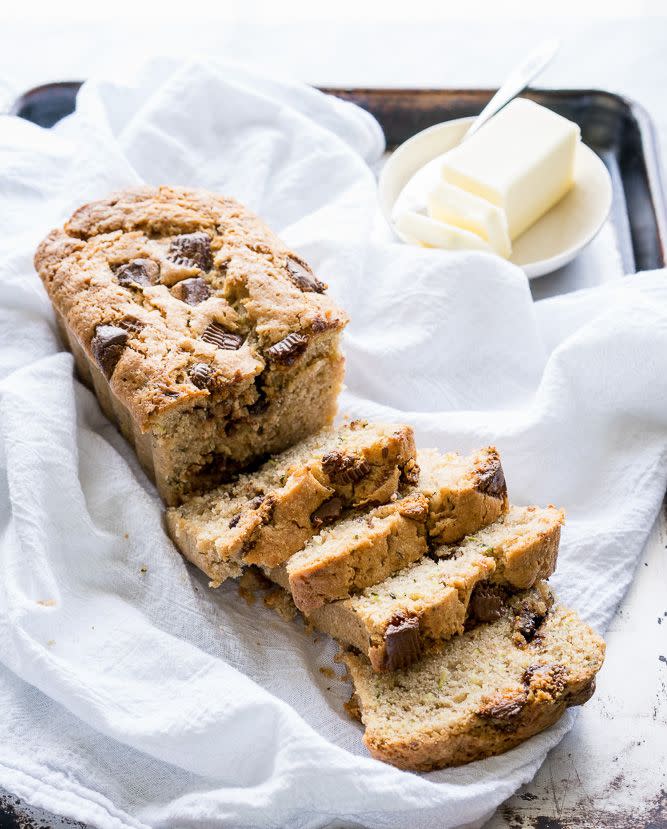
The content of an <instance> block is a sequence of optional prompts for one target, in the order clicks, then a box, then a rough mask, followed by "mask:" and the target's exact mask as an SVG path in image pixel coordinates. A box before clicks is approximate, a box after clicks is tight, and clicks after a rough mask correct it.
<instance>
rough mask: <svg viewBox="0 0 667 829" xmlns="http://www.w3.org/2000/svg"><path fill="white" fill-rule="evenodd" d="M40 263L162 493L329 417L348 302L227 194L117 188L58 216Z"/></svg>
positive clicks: (214, 474) (101, 394) (176, 496)
mask: <svg viewBox="0 0 667 829" xmlns="http://www.w3.org/2000/svg"><path fill="white" fill-rule="evenodd" d="M35 266H36V268H37V270H38V272H39V274H40V276H41V278H42V280H43V282H44V285H45V287H46V290H47V291H48V293H49V296H50V298H51V301H52V303H53V306H54V308H55V311H56V318H57V322H58V326H59V328H60V331H61V333H62V337H63V339H64V341H65V344H66V345H67V346H68V347H69V348H70V349H71V351H72V352H73V354H74V358H75V361H76V366H77V369H78V372H79V375H80V377H81V378H82V379H83V380H84V381H85V382H86V383H87V384H88V385H90V386H91V387H92V388H93V389H94V390H95V392H96V394H97V397H98V399H99V402H100V405H101V406H102V408H103V410H104V412H105V413H106V414H107V416H108V417H109V418H111V419H112V420H114V421H115V422H116V423H117V424H118V426H119V428H120V429H121V431H122V432H123V434H124V435H125V436H126V438H127V439H128V440H129V441H130V442H131V443H132V444H133V445H134V448H135V449H136V452H137V455H138V456H139V459H140V461H141V463H142V464H143V466H144V468H145V469H146V471H147V472H148V473H149V474H150V475H151V476H152V477H153V478H154V480H155V482H156V484H157V487H158V490H159V492H160V494H161V495H162V496H163V498H164V499H165V500H166V501H167V503H169V504H176V503H180V501H181V500H182V499H183V498H184V497H185V496H187V495H189V494H190V493H193V492H199V491H205V490H207V489H209V488H210V487H211V486H213V485H215V484H217V483H219V482H221V481H225V480H230V479H231V478H232V477H233V476H234V475H235V474H236V473H237V472H238V471H239V470H240V469H243V468H245V467H247V466H248V465H249V464H253V463H254V462H256V461H258V460H260V459H262V458H265V457H266V456H267V455H268V454H269V453H274V452H279V451H282V450H283V449H286V448H287V447H289V446H292V445H293V444H295V443H296V442H298V441H299V440H301V439H303V438H304V437H306V436H308V435H310V434H313V433H314V432H316V431H318V430H319V429H321V428H322V427H323V426H325V425H327V424H328V423H330V421H331V420H332V418H333V415H334V413H335V410H336V401H337V397H338V393H339V391H340V388H341V382H342V377H343V357H342V355H341V352H340V348H339V340H340V335H341V331H342V329H343V327H344V326H345V324H346V322H347V317H346V315H345V314H344V313H343V312H342V311H341V310H340V309H339V308H338V307H337V306H336V305H335V303H334V302H333V301H332V300H331V299H329V297H328V296H327V295H326V293H325V289H326V285H325V284H324V283H323V282H321V281H320V280H319V279H318V278H317V277H316V276H315V274H314V273H313V272H312V270H311V269H310V267H309V266H308V265H307V264H306V263H305V262H304V261H303V260H302V259H301V258H300V257H299V256H297V255H296V254H295V253H293V252H292V251H290V250H289V249H288V248H287V247H286V246H285V245H284V244H283V243H282V242H281V241H280V240H279V239H278V238H277V237H276V236H275V235H274V234H273V233H272V232H271V231H270V230H269V229H268V228H267V227H266V226H265V225H264V224H263V223H262V222H261V221H260V220H259V219H258V218H257V217H256V216H254V215H253V214H252V213H250V212H249V211H248V210H246V209H245V208H244V207H243V206H242V205H240V204H239V203H238V202H236V201H234V200H233V199H229V198H224V197H222V196H217V195H214V194H211V193H207V192H203V191H193V190H184V189H177V188H172V187H159V188H149V187H146V188H141V189H137V190H128V191H125V192H121V193H118V194H116V195H115V196H113V197H112V198H109V199H105V200H103V201H98V202H93V203H92V204H88V205H86V206H85V207H82V208H81V209H79V210H77V212H76V213H74V215H73V216H72V217H71V218H70V219H69V221H67V222H66V223H65V226H64V228H63V229H59V230H54V231H52V232H51V233H50V234H49V235H48V236H47V238H46V239H45V240H44V241H43V242H42V244H41V245H40V246H39V248H38V250H37V253H36V255H35Z"/></svg>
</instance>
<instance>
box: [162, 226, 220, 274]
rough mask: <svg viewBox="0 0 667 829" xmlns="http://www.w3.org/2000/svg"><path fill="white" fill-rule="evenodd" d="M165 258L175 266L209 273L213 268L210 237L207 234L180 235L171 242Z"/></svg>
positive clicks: (200, 232)
mask: <svg viewBox="0 0 667 829" xmlns="http://www.w3.org/2000/svg"><path fill="white" fill-rule="evenodd" d="M167 257H168V258H169V259H170V260H171V261H172V262H174V263H175V264H176V265H183V266H184V267H186V268H199V269H200V270H202V271H206V272H208V271H210V270H211V268H212V267H213V255H212V253H211V237H210V236H209V235H208V233H203V232H202V231H197V232H196V233H182V234H181V235H180V236H176V237H175V238H174V239H172V241H171V245H170V246H169V253H168V254H167Z"/></svg>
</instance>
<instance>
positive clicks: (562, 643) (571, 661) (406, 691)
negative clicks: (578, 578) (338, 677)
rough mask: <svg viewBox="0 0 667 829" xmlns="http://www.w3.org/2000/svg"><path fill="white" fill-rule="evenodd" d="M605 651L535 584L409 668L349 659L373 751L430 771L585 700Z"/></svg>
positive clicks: (505, 743) (511, 741)
mask: <svg viewBox="0 0 667 829" xmlns="http://www.w3.org/2000/svg"><path fill="white" fill-rule="evenodd" d="M604 650H605V646H604V642H603V641H602V639H601V638H600V637H599V636H598V635H597V634H596V633H595V632H594V631H593V630H592V629H591V628H590V627H589V626H588V625H586V624H585V623H584V622H582V621H581V620H580V619H579V618H578V616H577V615H576V613H574V612H573V611H571V610H568V609H567V608H564V607H561V606H553V604H552V597H551V594H550V593H549V590H548V588H547V587H546V585H545V584H544V583H538V585H537V586H536V587H535V588H533V589H531V590H529V591H525V592H522V593H519V594H517V595H516V596H514V597H513V598H512V600H511V601H510V603H509V604H508V605H507V606H506V607H505V608H504V609H503V612H502V614H501V616H500V618H498V619H497V620H496V621H495V622H491V623H489V624H482V625H478V626H476V627H474V628H472V629H470V630H468V631H466V632H465V633H463V634H461V635H460V636H456V637H454V638H452V639H450V640H449V641H447V642H445V643H442V644H440V645H438V646H435V647H433V648H432V649H431V650H430V651H429V652H428V653H427V654H425V655H424V658H423V659H422V660H421V661H420V662H418V663H417V664H415V665H412V666H411V667H410V668H407V669H405V670H399V671H396V672H394V673H385V674H378V673H376V672H374V671H373V669H372V667H371V665H370V663H369V661H368V660H367V659H366V657H365V656H363V655H361V654H358V653H353V652H351V651H348V652H346V653H345V654H344V656H343V658H344V661H345V663H346V665H347V667H348V670H349V672H350V676H351V678H352V682H353V685H354V697H353V705H352V706H351V709H352V710H355V709H356V710H357V711H358V713H359V716H360V718H361V720H362V722H363V724H364V725H365V728H366V731H365V735H364V742H365V744H366V746H367V747H368V749H369V751H370V752H371V754H372V755H373V756H374V757H376V758H377V759H379V760H383V761H385V762H387V763H391V764H393V765H395V766H398V767H399V768H402V769H409V770H414V771H429V770H431V769H436V768H444V767H447V766H456V765H461V764H463V763H468V762H470V761H472V760H479V759H482V758H484V757H488V756H491V755H495V754H500V753H502V752H504V751H507V750H508V749H510V748H512V747H514V746H516V745H518V744H519V743H521V742H523V741H524V740H526V739H527V738H528V737H531V736H532V735H534V734H536V733H538V732H539V731H542V730H543V729H545V728H547V727H548V726H550V725H552V724H553V723H554V722H556V720H558V718H559V717H560V716H561V715H562V713H563V712H564V711H565V709H566V708H567V707H568V706H570V705H581V704H583V703H584V702H586V701H587V700H588V699H589V698H590V697H591V695H592V694H593V691H594V688H595V676H596V674H597V672H598V671H599V670H600V668H601V666H602V662H603V659H604Z"/></svg>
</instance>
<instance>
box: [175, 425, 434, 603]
mask: <svg viewBox="0 0 667 829" xmlns="http://www.w3.org/2000/svg"><path fill="white" fill-rule="evenodd" d="M415 455H416V450H415V445H414V436H413V432H412V429H411V428H410V427H409V426H397V425H388V424H382V423H379V424H378V423H374V424H370V423H366V422H365V421H353V422H352V423H350V424H348V425H345V426H342V427H340V428H339V429H326V430H324V431H322V432H320V433H318V434H317V435H314V436H313V437H311V438H308V439H307V440H305V441H303V442H302V443H300V444H298V445H297V446H296V447H294V448H293V449H289V450H287V451H286V452H283V453H282V454H281V455H278V456H276V457H275V458H273V459H272V460H270V461H268V462H267V463H265V464H264V465H263V466H262V467H261V468H260V469H259V470H258V471H257V472H254V473H248V474H244V475H241V476H240V477H239V479H238V480H237V481H236V482H235V483H233V484H226V485H224V486H221V487H218V488H217V489H215V490H213V491H212V492H210V493H208V494H206V495H201V496H197V497H194V498H191V499H190V500H188V501H186V503H184V504H183V505H181V506H180V507H176V508H171V509H169V510H167V527H168V529H169V533H170V535H171V537H172V539H173V540H174V542H175V543H176V545H177V546H178V547H179V549H180V550H181V552H182V553H183V555H184V556H185V557H186V558H187V559H188V560H189V561H191V562H192V563H193V564H195V565H197V567H199V568H200V569H202V570H203V571H204V572H205V573H206V574H207V575H208V576H209V577H210V579H211V585H212V586H214V587H217V586H218V585H220V584H221V582H223V581H224V580H225V579H227V578H230V577H235V576H238V575H239V574H240V573H241V570H242V568H243V566H244V564H249V563H256V564H263V565H265V566H268V567H276V566H278V565H279V564H282V563H283V562H284V561H286V560H287V559H288V558H289V556H291V555H292V554H293V553H294V552H296V551H297V550H300V549H301V548H302V547H303V545H304V544H305V543H306V542H307V541H308V539H309V538H311V537H312V536H313V535H314V534H315V533H317V532H318V531H319V529H320V528H321V527H323V526H325V525H326V524H328V523H330V522H332V521H334V520H336V519H337V518H339V517H340V515H341V513H342V512H343V511H344V510H345V509H347V508H350V507H364V506H367V505H369V504H383V503H386V502H388V501H390V500H391V498H392V497H394V496H395V495H396V494H397V492H398V491H399V489H401V488H402V487H406V486H408V485H411V484H414V483H415V481H416V479H417V473H418V469H417V466H416V463H415Z"/></svg>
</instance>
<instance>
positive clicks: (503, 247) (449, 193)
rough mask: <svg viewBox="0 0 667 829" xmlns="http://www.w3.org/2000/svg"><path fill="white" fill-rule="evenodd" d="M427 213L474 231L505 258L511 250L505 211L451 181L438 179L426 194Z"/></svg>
mask: <svg viewBox="0 0 667 829" xmlns="http://www.w3.org/2000/svg"><path fill="white" fill-rule="evenodd" d="M428 214H429V216H430V217H431V218H433V219H437V220H438V221H440V222H446V223H447V224H450V225H454V226H455V227H460V228H462V229H463V230H469V231H470V232H471V233H476V234H477V235H478V236H481V237H482V239H484V240H485V241H487V242H488V243H489V245H490V246H491V248H492V249H493V250H494V251H495V252H496V253H497V254H499V255H500V256H503V257H505V259H507V258H508V257H509V255H510V254H511V253H512V243H511V242H510V237H509V232H508V228H507V217H506V215H505V211H504V210H502V208H500V207H497V206H496V205H495V204H491V202H489V201H486V199H480V198H479V196H474V195H473V194H472V193H468V192H466V191H465V190H463V189H461V188H460V187H456V186H455V185H454V184H449V183H448V182H446V181H440V182H438V184H437V185H436V187H435V189H433V190H432V191H431V192H430V193H429V195H428Z"/></svg>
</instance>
